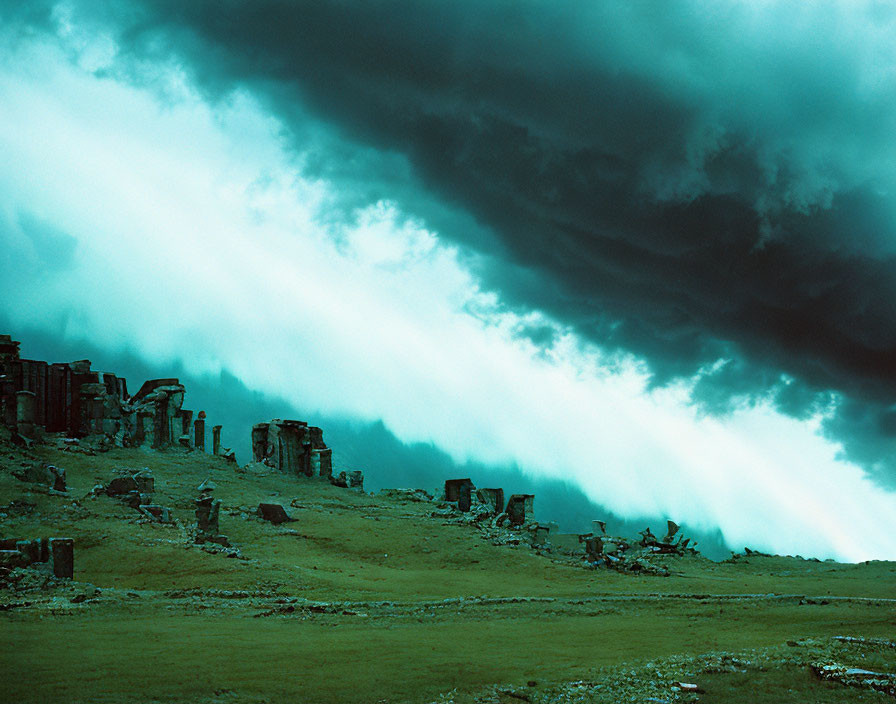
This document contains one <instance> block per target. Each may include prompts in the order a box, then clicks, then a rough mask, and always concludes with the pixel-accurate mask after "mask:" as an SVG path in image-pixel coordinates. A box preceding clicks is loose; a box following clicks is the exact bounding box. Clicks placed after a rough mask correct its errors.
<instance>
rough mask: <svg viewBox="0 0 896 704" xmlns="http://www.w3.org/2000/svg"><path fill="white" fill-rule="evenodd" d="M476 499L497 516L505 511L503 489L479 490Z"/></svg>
mask: <svg viewBox="0 0 896 704" xmlns="http://www.w3.org/2000/svg"><path fill="white" fill-rule="evenodd" d="M476 498H478V499H479V502H480V503H482V504H483V505H484V506H487V507H488V509H489V510H490V511H491V512H492V513H494V514H495V515H497V514H499V513H502V512H503V511H504V490H503V489H477V490H476Z"/></svg>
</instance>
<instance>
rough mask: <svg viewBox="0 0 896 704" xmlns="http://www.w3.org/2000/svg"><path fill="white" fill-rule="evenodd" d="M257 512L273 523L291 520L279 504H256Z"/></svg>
mask: <svg viewBox="0 0 896 704" xmlns="http://www.w3.org/2000/svg"><path fill="white" fill-rule="evenodd" d="M257 513H258V515H259V516H260V517H261V518H262V519H264V520H265V521H270V522H271V523H274V524H275V525H278V524H280V523H286V522H287V521H291V520H293V519H292V518H290V517H289V514H287V513H286V509H285V508H283V506H281V505H280V504H258V511H257Z"/></svg>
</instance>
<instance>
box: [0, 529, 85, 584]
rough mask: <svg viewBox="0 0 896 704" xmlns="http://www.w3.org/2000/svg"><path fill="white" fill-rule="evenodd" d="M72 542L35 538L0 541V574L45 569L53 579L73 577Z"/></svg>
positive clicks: (69, 539) (66, 539) (70, 540)
mask: <svg viewBox="0 0 896 704" xmlns="http://www.w3.org/2000/svg"><path fill="white" fill-rule="evenodd" d="M74 544H75V543H74V540H72V539H71V538H37V539H34V540H18V539H15V538H6V539H2V540H0V572H2V571H9V570H11V569H14V568H18V567H35V568H41V567H46V568H47V569H48V570H49V571H51V572H52V574H53V575H54V576H55V577H60V578H63V579H72V578H73V577H74V554H75V553H74Z"/></svg>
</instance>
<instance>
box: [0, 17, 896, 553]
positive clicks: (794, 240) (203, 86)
mask: <svg viewBox="0 0 896 704" xmlns="http://www.w3.org/2000/svg"><path fill="white" fill-rule="evenodd" d="M894 125H896V13H894V9H893V6H892V5H891V4H889V3H883V2H842V3H836V2H824V3H813V2H801V3H791V2H780V3H776V2H744V3H734V2H725V1H721V2H716V3H712V4H707V3H703V2H684V1H681V2H668V3H656V2H648V1H644V2H626V3H557V2H527V1H525V0H514V1H513V2H492V1H489V0H475V2H474V1H473V0H458V1H456V2H452V3H444V2H439V3H435V2H413V3H411V2H367V3H358V2H330V1H329V0H315V1H314V2H309V3H303V2H293V1H290V2H287V1H286V0H280V1H275V0H255V1H254V2H221V1H220V0H218V1H216V2H210V1H209V2H205V1H202V0H191V1H190V2H183V1H182V0H179V1H177V2H174V1H173V0H172V1H165V0H155V1H153V0H144V1H139V0H134V1H131V2H123V1H118V0H111V1H106V2H95V3H91V2H81V1H79V0H73V1H71V2H58V3H57V2H46V3H45V2H41V1H34V2H28V3H21V2H4V0H0V314H2V316H3V317H5V318H6V319H8V320H9V321H11V323H12V325H13V328H14V329H12V330H10V331H9V332H11V333H13V334H14V335H15V334H16V329H15V327H16V326H20V327H22V328H25V327H28V328H32V329H39V330H41V331H43V332H46V333H48V334H52V335H58V336H59V337H60V338H64V339H66V340H70V341H77V340H84V341H85V342H86V341H90V343H91V344H92V345H96V346H97V347H99V348H101V349H107V350H109V351H110V353H122V352H127V353H130V354H133V355H136V356H138V357H140V358H142V359H144V360H146V361H147V362H148V363H151V364H152V365H165V364H178V365H181V366H182V368H183V369H185V370H187V371H188V372H189V373H191V374H200V375H201V374H217V373H219V372H221V371H225V372H227V373H229V374H232V375H233V376H235V377H236V378H237V379H239V380H240V381H241V382H242V383H243V384H244V385H245V386H246V387H247V388H248V389H251V390H253V391H257V392H262V393H264V394H265V395H267V396H268V397H270V398H271V399H278V398H280V399H285V400H288V401H290V403H292V404H294V405H296V406H298V407H301V408H304V409H309V410H310V411H313V412H316V413H322V414H327V415H329V416H331V417H339V418H345V419H347V420H358V421H364V422H382V423H383V424H384V426H385V427H386V428H387V429H388V430H389V431H391V432H392V433H393V434H394V435H395V436H396V437H397V438H399V439H400V440H401V441H403V442H406V443H418V442H425V443H432V444H433V445H434V446H435V447H436V448H438V449H440V450H442V451H444V452H446V453H448V454H449V455H450V456H451V457H452V458H453V459H454V460H455V461H457V462H467V461H472V462H477V463H482V464H489V465H494V466H504V467H506V466H516V467H519V468H520V469H521V470H522V471H524V472H525V473H528V474H530V475H532V476H538V477H560V478H571V479H572V480H573V481H574V482H575V484H576V485H577V486H579V487H580V488H581V489H582V490H583V491H584V492H585V493H586V494H587V495H588V496H589V497H591V498H592V499H594V500H595V501H598V502H599V503H601V504H603V505H605V506H607V507H608V508H609V509H611V510H612V511H614V512H615V513H616V514H618V515H620V516H623V517H625V516H636V515H648V514H649V515H658V516H668V517H671V518H675V519H678V520H681V521H686V522H688V523H690V524H692V525H694V526H700V527H701V528H703V529H706V530H713V529H715V528H719V529H721V531H722V533H723V535H724V536H725V539H726V540H728V541H729V542H730V543H731V544H732V545H742V544H749V545H751V546H755V547H758V548H764V549H768V550H774V551H778V552H785V553H797V552H799V553H801V554H804V555H815V556H818V557H838V558H841V559H848V560H864V559H871V558H890V559H896V439H894V438H896V405H894V404H896V191H894V186H896V139H894V138H893V128H894ZM133 381H134V382H138V381H139V380H133ZM258 420H262V419H258ZM584 529H585V528H584V527H583V530H584Z"/></svg>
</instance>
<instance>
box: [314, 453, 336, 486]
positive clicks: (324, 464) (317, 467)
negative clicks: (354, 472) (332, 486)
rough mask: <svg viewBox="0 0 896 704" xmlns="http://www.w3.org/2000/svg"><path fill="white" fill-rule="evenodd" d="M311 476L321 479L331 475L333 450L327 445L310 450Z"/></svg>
mask: <svg viewBox="0 0 896 704" xmlns="http://www.w3.org/2000/svg"><path fill="white" fill-rule="evenodd" d="M311 476H313V477H321V478H322V479H329V478H330V477H332V476H333V451H332V450H331V449H330V448H329V447H325V448H320V449H318V448H314V449H312V450H311Z"/></svg>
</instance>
